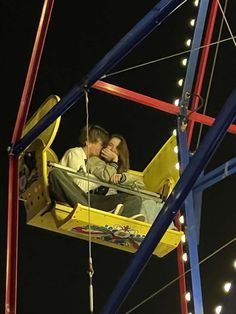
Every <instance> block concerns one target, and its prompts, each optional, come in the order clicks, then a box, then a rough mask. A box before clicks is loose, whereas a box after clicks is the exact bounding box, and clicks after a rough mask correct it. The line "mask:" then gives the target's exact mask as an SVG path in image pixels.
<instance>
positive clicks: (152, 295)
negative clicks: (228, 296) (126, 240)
mask: <svg viewBox="0 0 236 314" xmlns="http://www.w3.org/2000/svg"><path fill="white" fill-rule="evenodd" d="M234 242H236V237H235V238H233V239H231V240H230V241H228V242H227V243H225V244H224V245H222V246H221V247H219V248H218V249H217V250H215V251H214V252H213V253H211V254H209V255H208V256H206V257H205V258H203V259H202V260H201V261H200V262H199V263H198V265H199V266H200V265H202V264H203V263H205V262H207V261H209V260H210V259H211V258H212V257H214V256H215V255H217V254H218V253H220V252H221V251H223V250H224V249H225V248H226V247H228V246H229V245H231V244H233V243H234ZM233 265H234V268H235V271H236V259H235V261H234V263H233ZM194 267H196V266H195V265H194V266H192V267H191V268H189V269H187V270H186V271H185V272H184V274H182V275H180V276H178V277H176V278H174V279H173V280H171V281H169V282H168V283H167V284H166V285H164V286H163V287H161V288H160V289H159V290H157V291H156V292H154V293H153V294H151V295H150V296H149V297H147V298H145V299H143V300H142V301H141V302H140V303H138V304H137V305H136V306H134V307H133V308H131V309H130V310H128V311H127V312H125V314H130V313H132V312H133V311H134V310H136V309H137V308H139V307H140V306H142V305H143V304H145V303H146V302H148V301H150V300H151V299H152V298H154V297H155V296H157V295H158V294H160V293H161V292H162V291H164V290H165V289H167V288H168V287H170V286H171V285H172V284H174V283H175V282H177V281H178V280H179V279H180V278H182V277H184V276H186V275H187V274H188V273H190V272H191V270H192V268H194ZM186 295H187V298H189V296H190V299H191V295H190V294H189V295H188V293H186ZM185 297H186V296H185ZM220 306H221V307H222V305H220ZM189 314H191V313H189ZM215 314H217V313H215Z"/></svg>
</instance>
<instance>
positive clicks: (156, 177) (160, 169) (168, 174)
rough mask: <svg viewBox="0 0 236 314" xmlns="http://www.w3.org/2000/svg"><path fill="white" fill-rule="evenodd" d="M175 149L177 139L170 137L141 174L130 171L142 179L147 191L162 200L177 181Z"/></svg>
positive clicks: (177, 171) (176, 155)
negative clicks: (159, 196) (158, 195)
mask: <svg viewBox="0 0 236 314" xmlns="http://www.w3.org/2000/svg"><path fill="white" fill-rule="evenodd" d="M175 147H177V139H176V136H174V135H172V136H171V137H170V138H169V139H168V140H167V141H166V143H165V144H164V145H163V146H162V148H161V149H160V150H159V151H158V152H157V154H156V155H155V156H154V158H153V159H152V160H151V161H150V163H149V164H148V165H147V167H146V168H145V169H144V170H143V172H138V171H133V170H131V171H130V173H132V174H134V175H136V176H141V177H142V178H143V182H144V184H145V186H146V188H147V190H149V191H152V192H155V193H160V194H161V196H162V198H163V199H165V198H167V197H168V195H169V194H170V192H171V191H172V189H173V188H174V186H175V184H176V182H177V181H178V180H179V170H177V168H176V164H177V163H178V154H177V153H176V152H175V151H176V148H175Z"/></svg>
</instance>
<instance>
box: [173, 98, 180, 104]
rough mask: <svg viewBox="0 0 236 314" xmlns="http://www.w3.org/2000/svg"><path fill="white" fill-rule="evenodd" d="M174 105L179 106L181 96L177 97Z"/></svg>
mask: <svg viewBox="0 0 236 314" xmlns="http://www.w3.org/2000/svg"><path fill="white" fill-rule="evenodd" d="M174 105H175V106H178V105H179V98H177V99H175V100H174Z"/></svg>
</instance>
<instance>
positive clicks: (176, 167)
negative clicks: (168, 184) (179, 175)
mask: <svg viewBox="0 0 236 314" xmlns="http://www.w3.org/2000/svg"><path fill="white" fill-rule="evenodd" d="M179 168H180V167H179V162H177V163H176V164H175V169H177V170H179Z"/></svg>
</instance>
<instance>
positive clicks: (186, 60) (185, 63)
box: [181, 58, 188, 66]
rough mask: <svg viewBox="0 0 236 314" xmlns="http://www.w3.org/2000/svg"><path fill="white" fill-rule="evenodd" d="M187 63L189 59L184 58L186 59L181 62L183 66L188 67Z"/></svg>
mask: <svg viewBox="0 0 236 314" xmlns="http://www.w3.org/2000/svg"><path fill="white" fill-rule="evenodd" d="M187 62H188V59H187V58H184V59H182V60H181V64H182V65H183V66H186V65H187Z"/></svg>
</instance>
